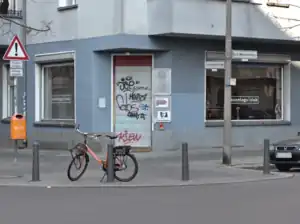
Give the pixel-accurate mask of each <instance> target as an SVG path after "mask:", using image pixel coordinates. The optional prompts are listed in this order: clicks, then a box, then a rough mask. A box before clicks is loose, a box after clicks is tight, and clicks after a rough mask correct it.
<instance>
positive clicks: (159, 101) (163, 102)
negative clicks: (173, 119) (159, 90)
mask: <svg viewBox="0 0 300 224" xmlns="http://www.w3.org/2000/svg"><path fill="white" fill-rule="evenodd" d="M155 107H156V108H168V107H169V98H167V97H156V98H155Z"/></svg>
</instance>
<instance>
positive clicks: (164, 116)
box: [157, 110, 171, 122]
mask: <svg viewBox="0 0 300 224" xmlns="http://www.w3.org/2000/svg"><path fill="white" fill-rule="evenodd" d="M157 121H158V122H170V121H171V111H169V110H166V111H157Z"/></svg>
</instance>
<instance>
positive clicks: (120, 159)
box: [67, 125, 139, 182]
mask: <svg viewBox="0 0 300 224" xmlns="http://www.w3.org/2000/svg"><path fill="white" fill-rule="evenodd" d="M75 130H76V132H78V133H79V134H81V135H83V137H84V141H83V143H78V144H77V145H76V146H75V147H74V148H72V149H70V150H69V151H70V153H71V157H72V160H71V162H70V164H69V167H68V171H67V175H68V178H69V180H70V181H77V180H79V179H80V178H81V177H82V175H83V174H84V173H85V171H86V169H87V167H88V165H89V162H90V156H92V157H93V158H94V159H95V160H96V161H97V162H98V163H99V164H100V166H101V168H102V170H103V171H104V176H103V177H102V179H101V180H100V182H102V180H103V179H104V177H105V176H107V161H108V160H107V155H108V154H106V159H105V160H102V159H101V158H98V156H97V155H96V154H95V153H94V152H93V150H92V149H91V148H90V147H89V146H88V140H87V139H88V138H91V139H99V138H100V137H103V136H104V137H107V138H109V139H111V140H113V139H116V138H117V136H110V135H100V134H91V133H87V132H82V131H80V130H79V125H78V126H77V127H76V128H75ZM130 151H131V146H127V145H124V146H114V147H113V157H114V158H113V161H114V163H115V166H114V177H115V179H116V180H118V181H120V182H130V181H132V180H133V179H134V178H135V177H136V175H137V173H138V169H139V166H138V162H137V159H136V157H135V156H134V155H133V154H132V153H131V152H130ZM125 158H126V160H125ZM128 158H129V159H131V160H132V162H133V164H134V171H133V173H132V175H130V176H129V177H127V178H122V177H120V176H119V173H118V174H117V172H121V171H125V170H126V169H127V159H128ZM73 166H74V167H75V169H76V170H80V169H81V168H83V169H82V171H80V172H79V174H78V175H77V176H72V175H71V169H72V167H73Z"/></svg>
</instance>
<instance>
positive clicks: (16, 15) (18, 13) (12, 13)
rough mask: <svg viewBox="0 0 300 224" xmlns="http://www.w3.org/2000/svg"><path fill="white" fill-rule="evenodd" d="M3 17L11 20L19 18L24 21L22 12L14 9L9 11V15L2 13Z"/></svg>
mask: <svg viewBox="0 0 300 224" xmlns="http://www.w3.org/2000/svg"><path fill="white" fill-rule="evenodd" d="M0 15H1V16H5V17H9V18H18V19H22V10H14V9H9V10H7V13H3V12H2V13H1V12H0Z"/></svg>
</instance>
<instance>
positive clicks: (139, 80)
mask: <svg viewBox="0 0 300 224" xmlns="http://www.w3.org/2000/svg"><path fill="white" fill-rule="evenodd" d="M114 62H115V64H114V129H115V130H114V131H115V132H116V134H117V135H118V138H117V139H116V145H131V146H132V147H133V148H135V149H137V150H149V149H151V122H152V121H151V118H152V114H151V102H152V100H151V74H152V57H149V56H116V57H115V60H114Z"/></svg>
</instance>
